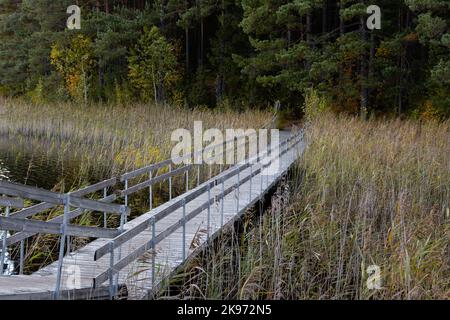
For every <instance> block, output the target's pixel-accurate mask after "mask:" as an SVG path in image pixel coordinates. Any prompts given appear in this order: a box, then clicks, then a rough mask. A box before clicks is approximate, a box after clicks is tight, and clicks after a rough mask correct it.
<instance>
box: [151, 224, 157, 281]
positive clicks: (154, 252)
mask: <svg viewBox="0 0 450 320" xmlns="http://www.w3.org/2000/svg"><path fill="white" fill-rule="evenodd" d="M151 224H152V289H154V288H155V281H156V275H155V271H156V266H155V262H156V259H155V258H156V244H155V241H156V220H155V217H153V218H152V220H151Z"/></svg>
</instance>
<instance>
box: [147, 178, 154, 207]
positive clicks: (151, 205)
mask: <svg viewBox="0 0 450 320" xmlns="http://www.w3.org/2000/svg"><path fill="white" fill-rule="evenodd" d="M148 177H149V179H150V180H152V179H153V171H151V170H150V172H149V173H148ZM148 197H149V202H150V205H149V207H150V211H151V210H152V209H153V185H152V184H150V186H149V187H148Z"/></svg>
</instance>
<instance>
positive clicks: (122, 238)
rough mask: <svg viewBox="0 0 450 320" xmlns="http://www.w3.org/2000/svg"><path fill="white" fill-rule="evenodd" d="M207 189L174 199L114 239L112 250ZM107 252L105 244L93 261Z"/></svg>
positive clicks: (203, 188)
mask: <svg viewBox="0 0 450 320" xmlns="http://www.w3.org/2000/svg"><path fill="white" fill-rule="evenodd" d="M207 187H208V185H204V186H202V187H200V188H199V189H198V190H195V189H194V190H193V191H192V192H190V193H189V195H187V196H184V197H183V196H181V198H177V199H175V200H176V201H175V202H174V203H173V204H172V205H170V206H169V207H167V208H165V209H163V210H162V211H160V212H158V213H157V214H155V215H154V216H153V217H152V218H149V219H147V220H145V221H143V222H141V223H140V224H139V225H137V226H135V227H134V228H132V229H129V230H127V231H125V232H123V233H122V234H120V235H119V236H118V237H117V238H115V239H114V248H117V247H119V246H121V245H122V244H124V243H125V242H127V241H129V240H131V239H132V238H134V237H135V236H137V235H138V234H139V233H141V232H142V231H144V230H145V229H147V228H148V227H149V225H150V223H151V221H152V220H153V219H154V220H155V223H156V222H158V221H160V220H162V219H164V218H165V217H167V216H168V215H169V214H171V213H172V212H174V211H175V210H177V209H179V208H181V207H182V205H183V201H186V203H189V202H190V201H192V200H194V199H195V198H197V197H198V196H199V195H200V194H202V193H204V192H205V191H207ZM108 252H109V244H105V245H104V246H102V247H100V248H98V249H97V250H96V251H95V254H94V260H98V259H100V258H101V257H103V256H104V255H105V254H107V253H108Z"/></svg>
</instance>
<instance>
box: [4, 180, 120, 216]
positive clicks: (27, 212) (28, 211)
mask: <svg viewBox="0 0 450 320" xmlns="http://www.w3.org/2000/svg"><path fill="white" fill-rule="evenodd" d="M116 182H117V178H112V179H109V180H105V181H102V182H100V183H97V184H94V185H91V186H88V187H86V188H83V189H80V190H77V191H74V192H73V193H72V195H75V196H77V197H82V196H85V195H87V194H89V193H92V192H96V191H99V190H101V189H103V188H106V187H111V186H113V185H114V184H115V183H116ZM113 201H114V200H113ZM111 202H112V201H111ZM54 207H56V205H55V204H52V203H46V202H42V203H39V204H36V205H33V206H31V207H28V208H24V209H22V210H20V211H17V212H14V213H12V214H11V217H13V218H23V219H25V218H28V217H30V216H32V215H35V214H37V213H40V212H42V211H45V210H48V209H52V208H54Z"/></svg>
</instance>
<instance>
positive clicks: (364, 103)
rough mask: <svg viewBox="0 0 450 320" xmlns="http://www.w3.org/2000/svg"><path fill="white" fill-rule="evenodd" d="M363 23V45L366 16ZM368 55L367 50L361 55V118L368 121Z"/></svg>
mask: <svg viewBox="0 0 450 320" xmlns="http://www.w3.org/2000/svg"><path fill="white" fill-rule="evenodd" d="M360 23H361V40H362V42H363V44H365V43H366V41H367V31H366V27H365V19H364V16H361V18H360ZM367 66H368V62H367V54H366V52H365V50H364V51H363V53H362V54H361V73H360V77H361V106H360V108H361V110H360V112H361V118H362V119H366V118H367V105H368V91H367Z"/></svg>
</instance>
